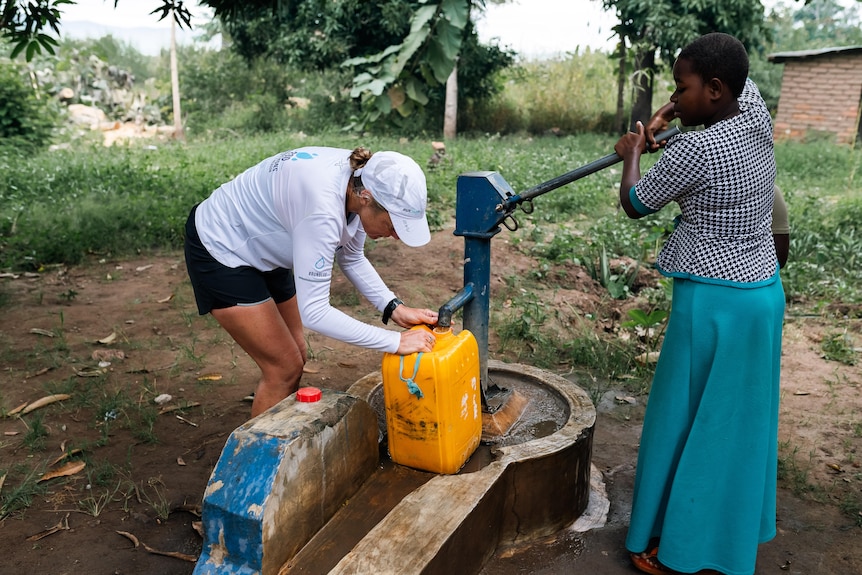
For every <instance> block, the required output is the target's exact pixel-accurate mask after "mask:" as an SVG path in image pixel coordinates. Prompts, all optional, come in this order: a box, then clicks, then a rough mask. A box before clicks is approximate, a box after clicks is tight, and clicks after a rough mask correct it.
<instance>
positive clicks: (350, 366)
mask: <svg viewBox="0 0 862 575" xmlns="http://www.w3.org/2000/svg"><path fill="white" fill-rule="evenodd" d="M337 365H338V367H348V368H354V367H356V364H355V363H348V362H346V361H339V362H338V364H337Z"/></svg>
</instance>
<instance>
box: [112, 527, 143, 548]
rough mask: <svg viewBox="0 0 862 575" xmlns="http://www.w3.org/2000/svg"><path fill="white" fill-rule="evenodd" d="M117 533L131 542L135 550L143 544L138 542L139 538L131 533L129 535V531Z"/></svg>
mask: <svg viewBox="0 0 862 575" xmlns="http://www.w3.org/2000/svg"><path fill="white" fill-rule="evenodd" d="M117 533H119V534H120V535H122V536H123V537H125V538H126V539H128V540H129V541H131V542H132V545H134V546H135V549H137V548H138V547H140V546H141V542H140V541H138V538H137V537H135V536H134V535H132V534H131V533H129V532H128V531H117Z"/></svg>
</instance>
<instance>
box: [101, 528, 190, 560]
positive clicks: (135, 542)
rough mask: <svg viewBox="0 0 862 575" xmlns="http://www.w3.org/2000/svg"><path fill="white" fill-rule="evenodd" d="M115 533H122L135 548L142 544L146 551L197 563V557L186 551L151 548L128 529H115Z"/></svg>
mask: <svg viewBox="0 0 862 575" xmlns="http://www.w3.org/2000/svg"><path fill="white" fill-rule="evenodd" d="M117 533H119V534H120V535H122V536H123V537H125V538H126V539H128V540H129V541H131V542H132V544H133V545H134V546H135V549H137V548H138V547H139V546H142V547H143V548H144V549H146V550H147V551H148V552H150V553H152V554H153V555H164V556H165V557H173V558H175V559H182V560H183V561H189V562H191V563H197V560H198V558H197V557H195V556H194V555H188V554H186V553H180V552H179V551H159V550H158V549H153V548H152V547H150V546H149V545H147V544H146V543H143V542H141V541H140V540H139V539H138V538H137V537H135V536H134V535H132V534H131V533H129V532H128V531H117Z"/></svg>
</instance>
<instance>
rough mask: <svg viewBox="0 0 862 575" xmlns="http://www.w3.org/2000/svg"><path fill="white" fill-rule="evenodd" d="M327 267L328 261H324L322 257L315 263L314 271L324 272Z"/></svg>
mask: <svg viewBox="0 0 862 575" xmlns="http://www.w3.org/2000/svg"><path fill="white" fill-rule="evenodd" d="M325 267H326V260H325V259H323V256H320V259H319V260H317V261H316V262H314V269H316V270H322V269H323V268H325Z"/></svg>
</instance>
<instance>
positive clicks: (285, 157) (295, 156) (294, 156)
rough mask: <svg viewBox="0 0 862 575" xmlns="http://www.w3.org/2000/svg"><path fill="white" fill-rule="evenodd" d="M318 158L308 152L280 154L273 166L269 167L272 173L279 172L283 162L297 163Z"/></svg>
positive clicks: (294, 151) (292, 151) (293, 151)
mask: <svg viewBox="0 0 862 575" xmlns="http://www.w3.org/2000/svg"><path fill="white" fill-rule="evenodd" d="M316 157H317V154H310V153H308V152H297V151H296V150H291V151H289V152H284V153H283V154H279V155H278V156H277V157H276V158H275V160H274V161H273V162H272V164H271V165H270V166H269V171H270V172H277V171H278V167H279V165H280V164H281V162H287V161H291V162H295V161H297V160H313V159H314V158H316Z"/></svg>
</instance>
